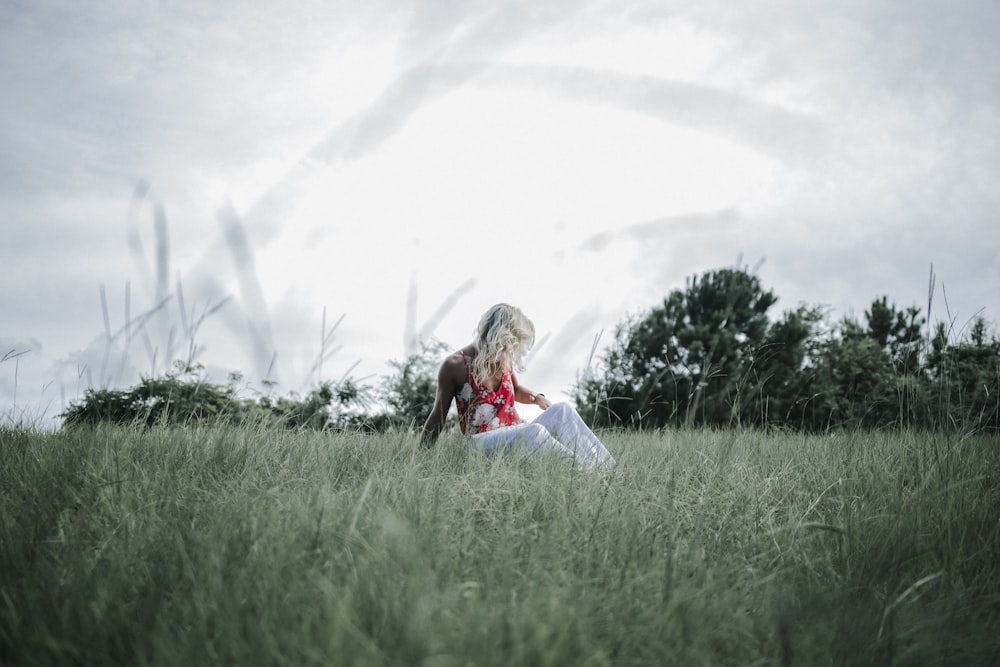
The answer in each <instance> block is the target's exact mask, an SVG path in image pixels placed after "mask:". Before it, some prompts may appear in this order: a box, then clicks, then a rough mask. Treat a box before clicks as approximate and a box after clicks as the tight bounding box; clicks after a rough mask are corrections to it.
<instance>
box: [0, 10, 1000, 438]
mask: <svg viewBox="0 0 1000 667" xmlns="http://www.w3.org/2000/svg"><path fill="white" fill-rule="evenodd" d="M235 4H236V3H203V2H193V1H192V2H156V1H151V2H130V1H125V0H118V1H114V0H97V1H96V2H87V3H79V2H75V1H69V0H66V1H63V2H58V1H46V0H41V1H30V2H29V1H18V0H7V1H6V2H3V3H0V64H2V67H0V90H3V95H2V96H0V221H2V223H0V224H2V225H3V234H2V236H0V266H2V268H3V276H4V278H5V280H4V285H3V287H2V288H0V357H4V356H5V357H6V360H5V361H2V362H0V418H2V417H3V416H5V415H6V416H11V415H13V416H15V417H16V416H18V415H26V416H28V417H38V416H40V417H41V418H42V420H43V421H46V422H47V423H51V419H50V418H51V417H53V416H55V415H56V414H58V413H59V412H60V411H61V410H62V408H63V404H64V401H67V400H71V399H73V398H76V397H78V396H79V395H80V394H81V392H82V390H83V389H84V388H85V387H87V386H90V385H106V384H111V385H123V386H124V385H130V384H132V383H134V382H135V381H136V379H137V378H138V377H139V374H150V373H160V372H162V371H163V370H164V367H165V365H169V361H170V359H172V358H178V357H182V356H185V355H186V354H188V351H189V345H190V340H189V339H190V336H186V335H185V333H184V332H185V330H190V329H191V328H192V327H193V325H194V323H196V322H197V321H199V320H201V323H200V326H199V327H198V329H197V333H196V335H195V336H194V342H195V344H197V345H198V346H199V347H198V350H197V360H198V361H200V362H201V363H203V364H204V365H205V366H206V368H207V369H208V372H209V374H210V377H211V379H213V380H214V381H218V382H224V381H225V379H226V373H227V371H229V370H240V371H242V372H243V373H244V374H245V375H246V376H247V378H248V380H250V381H251V384H254V383H257V382H258V381H259V380H260V379H261V378H263V377H268V378H270V379H274V380H277V381H278V383H279V385H278V386H279V392H280V393H285V392H287V391H292V390H294V391H304V390H307V389H308V388H309V387H310V386H312V385H313V384H314V383H315V382H316V380H317V379H318V378H319V377H322V378H323V379H331V378H337V377H340V376H341V375H343V374H344V373H345V372H348V371H350V372H351V373H352V374H353V375H354V376H356V377H365V376H375V377H372V378H371V380H372V381H373V382H374V381H377V376H379V375H384V374H386V373H387V372H388V368H387V366H386V362H387V361H388V360H390V359H400V358H402V357H403V356H404V354H405V352H406V350H407V349H408V347H407V346H408V345H412V344H413V342H414V341H415V340H421V339H427V338H429V337H435V338H437V339H440V340H442V341H444V342H446V343H447V344H448V345H449V346H450V347H453V348H454V347H458V346H460V345H462V344H464V343H466V342H468V341H469V340H470V339H471V333H472V329H473V327H474V326H475V323H476V320H477V319H478V316H479V314H480V313H481V312H482V311H483V310H485V309H486V308H487V307H489V306H490V305H492V304H493V303H495V302H497V301H507V302H510V303H514V304H517V305H519V306H521V307H522V308H523V309H524V310H525V312H526V313H527V314H528V316H529V317H531V318H532V319H533V320H534V321H535V324H536V327H537V329H538V334H539V339H540V344H539V345H538V346H537V347H536V352H535V355H534V356H533V358H532V359H531V360H530V362H531V363H530V365H529V368H528V369H527V371H525V373H523V374H522V381H523V382H525V384H527V385H529V386H531V387H533V388H535V389H537V390H542V391H545V392H546V393H547V394H549V395H550V396H553V397H556V398H560V397H562V396H564V395H565V393H566V392H567V391H568V390H569V389H570V387H571V386H572V384H573V383H574V381H575V379H576V375H577V373H578V372H579V371H580V370H581V369H582V368H583V367H584V366H585V365H586V364H587V361H588V357H589V355H590V352H591V348H592V346H593V343H594V340H595V337H596V336H598V335H599V334H600V333H601V332H602V331H603V332H604V337H603V339H602V340H603V341H604V342H606V341H608V340H609V339H610V337H611V334H612V332H613V330H614V327H615V325H616V324H617V323H618V322H620V321H621V320H622V318H623V317H624V316H625V315H627V314H630V313H637V312H640V311H641V310H643V309H646V308H649V307H651V306H653V305H655V304H656V303H657V302H659V301H660V299H662V297H663V296H665V295H666V294H667V293H668V292H669V291H671V290H672V289H676V288H681V287H683V285H684V280H685V278H686V277H688V276H691V275H693V274H699V273H703V272H705V271H708V270H711V269H715V268H719V267H723V266H732V265H734V264H735V263H736V262H738V261H742V262H743V263H744V264H746V265H748V266H750V267H755V266H758V265H759V268H757V273H758V275H759V276H760V278H761V280H762V282H763V284H764V286H765V287H767V288H770V289H773V290H774V291H775V292H776V293H777V295H778V297H779V299H780V300H779V302H778V304H777V306H776V307H775V308H774V311H773V314H774V315H775V316H777V315H779V314H780V312H781V311H783V310H785V309H790V308H794V307H795V306H797V305H798V304H799V303H802V302H804V303H808V304H816V305H824V306H827V307H829V308H830V310H831V316H832V317H834V318H839V317H840V316H843V315H848V314H853V315H856V316H860V315H861V313H862V312H863V311H864V309H865V308H866V307H867V306H868V305H869V304H870V303H871V300H872V299H873V298H875V297H877V296H881V295H888V296H889V298H890V300H891V301H893V302H895V303H896V304H897V305H899V306H909V305H919V306H921V307H924V306H926V303H927V296H928V276H929V271H930V266H931V264H932V263H933V266H934V270H935V273H936V275H937V288H936V291H935V299H934V306H933V310H932V314H931V315H932V319H934V320H937V319H949V318H950V319H952V320H954V321H955V323H956V328H959V329H960V328H961V327H962V326H963V325H964V324H965V323H966V322H967V321H968V320H969V318H971V317H973V316H974V315H975V314H976V313H977V312H980V311H981V310H982V311H983V313H984V314H985V315H986V317H987V319H989V320H990V321H992V322H994V323H995V322H997V321H998V320H1000V317H998V313H1000V227H998V220H997V214H998V211H1000V178H998V176H1000V40H997V39H996V26H998V25H1000V2H997V1H996V0H968V1H963V0H955V1H952V2H941V1H939V0H934V1H924V0H907V1H899V2H892V1H888V0H875V1H872V0H856V1H845V2H838V3H829V2H816V1H812V0H784V1H781V0H754V1H747V2H731V1H730V2H723V1H721V0H719V1H712V0H697V1H695V0H686V1H669V0H668V1H658V2H653V1H650V2H645V1H642V0H609V1H607V2H568V1H567V2H562V1H559V2H545V1H538V0H524V1H520V2H505V3H500V2H496V1H494V0H483V1H480V2H468V1H462V0H425V1H424V2H412V3H402V2H389V1H383V2H380V1H378V0H375V1H365V2H362V1H360V0H348V1H344V2H328V1H322V2H321V1H319V0H310V1H307V2H285V1H282V2H278V1H277V0H274V1H272V0H259V1H256V2H248V3H239V5H240V6H239V7H234V6H232V5H235ZM741 258H742V259H741ZM102 286H103V291H104V303H106V312H107V320H105V315H104V313H105V310H104V309H103V308H102ZM942 288H943V289H942ZM945 296H947V305H948V309H947V310H946V309H945ZM157 304H161V305H162V307H161V308H160V309H159V310H155V307H156V306H157ZM324 309H325V310H326V317H327V328H328V329H329V328H331V327H332V326H333V325H334V323H335V322H337V321H338V319H339V318H341V316H343V319H342V320H341V321H340V324H339V326H338V327H337V328H336V330H335V332H334V333H333V336H332V342H331V343H330V344H329V345H328V346H327V350H328V352H332V354H330V355H328V358H327V359H326V360H325V361H324V363H323V366H322V371H321V373H322V376H320V370H319V369H317V368H315V366H316V361H317V359H318V358H319V355H320V352H321V349H322V348H321V339H322V318H323V313H324ZM983 309H985V310H983ZM209 310H211V312H208V311H209ZM182 312H183V315H182ZM127 321H128V322H129V324H128V326H126V322H127ZM355 364H357V365H355ZM254 386H257V387H259V386H260V385H259V384H254ZM526 416H529V417H530V416H531V415H530V414H527V415H526Z"/></svg>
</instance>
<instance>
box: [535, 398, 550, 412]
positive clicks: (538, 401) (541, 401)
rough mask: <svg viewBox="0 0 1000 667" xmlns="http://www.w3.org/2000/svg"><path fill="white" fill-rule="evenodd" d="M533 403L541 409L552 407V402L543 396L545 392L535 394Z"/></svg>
mask: <svg viewBox="0 0 1000 667" xmlns="http://www.w3.org/2000/svg"><path fill="white" fill-rule="evenodd" d="M534 403H535V405H537V406H538V407H540V408H541V409H542V410H548V409H549V408H551V407H552V402H551V401H550V400H549V399H547V398H545V394H535V400H534Z"/></svg>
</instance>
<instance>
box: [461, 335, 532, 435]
mask: <svg viewBox="0 0 1000 667" xmlns="http://www.w3.org/2000/svg"><path fill="white" fill-rule="evenodd" d="M462 360H463V361H464V362H465V384H463V385H462V389H461V390H460V391H459V392H458V395H457V396H456V397H455V403H456V405H457V406H458V426H459V428H461V429H462V433H463V434H476V433H485V432H486V431H492V430H493V429H495V428H500V427H501V426H513V425H514V424H516V423H518V421H519V420H518V416H517V408H515V407H514V381H513V380H512V379H511V376H510V371H509V370H508V371H507V372H505V373H504V374H503V378H502V379H501V380H500V385H499V386H498V387H497V388H496V391H490V390H489V389H487V388H486V387H481V386H479V384H478V383H477V382H476V379H475V378H474V377H472V369H471V368H469V360H468V359H466V358H465V353H464V352H463V353H462ZM470 428H471V431H470V430H469V429H470Z"/></svg>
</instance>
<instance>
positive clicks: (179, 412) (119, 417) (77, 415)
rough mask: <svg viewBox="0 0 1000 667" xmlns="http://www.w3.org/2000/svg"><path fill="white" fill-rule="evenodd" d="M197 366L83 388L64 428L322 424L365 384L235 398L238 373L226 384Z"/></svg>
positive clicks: (334, 418)
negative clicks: (123, 384)
mask: <svg viewBox="0 0 1000 667" xmlns="http://www.w3.org/2000/svg"><path fill="white" fill-rule="evenodd" d="M202 370H203V369H202V367H201V366H200V365H195V366H188V365H186V364H184V363H177V364H176V365H175V367H174V371H173V372H171V373H169V374H167V375H166V376H164V377H160V378H143V379H142V380H141V381H140V382H139V384H138V385H136V386H134V387H132V388H131V389H126V390H119V389H88V390H87V391H86V392H85V393H84V396H83V399H82V400H81V401H79V402H74V403H71V404H70V405H69V407H68V408H67V409H66V411H65V412H63V414H62V415H61V416H62V417H63V418H64V424H65V426H67V427H75V426H81V425H85V424H90V425H93V424H98V423H101V422H107V423H113V424H142V425H145V426H152V425H154V424H163V425H168V424H173V425H178V424H189V423H204V422H220V423H230V424H232V423H243V422H250V423H271V424H278V425H282V426H286V427H288V428H312V429H325V428H330V427H331V426H334V425H336V424H337V423H338V420H340V419H344V416H343V415H342V412H343V411H344V409H345V408H348V407H349V406H352V405H355V404H358V403H362V402H363V401H364V400H365V397H366V394H365V389H364V388H362V387H359V386H358V385H357V384H356V383H355V382H354V381H353V380H351V379H345V380H343V381H341V382H340V383H337V384H334V383H331V382H325V383H322V384H320V385H319V386H318V387H316V388H315V389H313V390H312V391H310V392H309V393H308V394H307V395H306V396H305V397H304V398H300V397H298V396H297V395H296V394H292V395H290V396H288V397H279V398H276V399H275V398H272V397H271V396H269V395H265V396H262V397H261V398H260V399H259V400H256V401H255V400H252V399H247V398H240V397H239V396H238V392H237V390H236V383H237V382H238V381H239V380H240V376H239V375H238V374H233V375H232V376H231V377H230V382H229V384H227V385H218V384H213V383H211V382H207V381H206V380H205V379H204V378H203V377H202V375H201V372H202Z"/></svg>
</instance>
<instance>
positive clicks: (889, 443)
mask: <svg viewBox="0 0 1000 667" xmlns="http://www.w3.org/2000/svg"><path fill="white" fill-rule="evenodd" d="M605 440H606V442H607V445H608V447H609V449H610V450H611V451H612V453H613V454H614V455H615V457H616V458H617V459H618V466H617V468H616V469H615V470H614V472H613V473H612V474H610V475H608V476H607V477H600V476H593V475H591V476H588V475H586V474H583V473H579V472H576V471H574V470H572V469H570V468H569V467H568V466H566V465H564V464H562V463H560V462H556V461H546V460H528V461H525V460H518V459H513V458H502V457H501V458H487V457H485V456H483V455H481V454H479V453H477V452H474V451H470V450H469V449H467V448H465V447H464V446H463V445H462V443H461V441H459V440H457V439H455V438H448V437H445V438H442V440H441V442H440V443H439V445H438V446H437V447H436V448H435V449H433V450H430V451H426V450H422V449H419V448H418V447H417V444H416V439H415V436H412V435H396V436H385V435H381V436H367V435H344V434H336V435H332V434H321V433H293V432H285V431H276V430H275V431H255V430H253V429H249V428H245V429H234V428H229V429H226V428H199V427H190V428H179V429H155V428H154V429H150V430H133V429H127V428H111V427H108V428H99V429H96V430H84V429H81V430H73V431H67V432H61V433H32V432H25V431H17V430H5V431H0V442H2V449H0V663H2V664H3V665H22V664H86V665H105V664H135V665H143V664H157V665H159V664H177V665H190V664H239V665H257V664H266V665H271V664H275V665H277V664H287V665H313V664H316V665H494V664H496V665H508V664H528V665H548V664H551V665H656V664H668V665H709V664H711V665H715V664H719V665H770V664H778V665H824V664H848V665H857V664H864V665H868V664H895V665H926V664H935V665H936V664H956V665H959V664H961V665H968V664H982V665H985V664H997V663H998V662H1000V484H998V471H1000V439H998V438H997V437H996V436H978V437H977V436H968V437H960V436H955V435H944V434H941V435H928V434H913V433H876V434H870V433H869V434H861V433H855V434H839V435H828V436H804V435H793V434H765V433H758V432H730V431H717V432H710V431H671V432H665V433H644V434H637V433H614V434H606V436H605Z"/></svg>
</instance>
